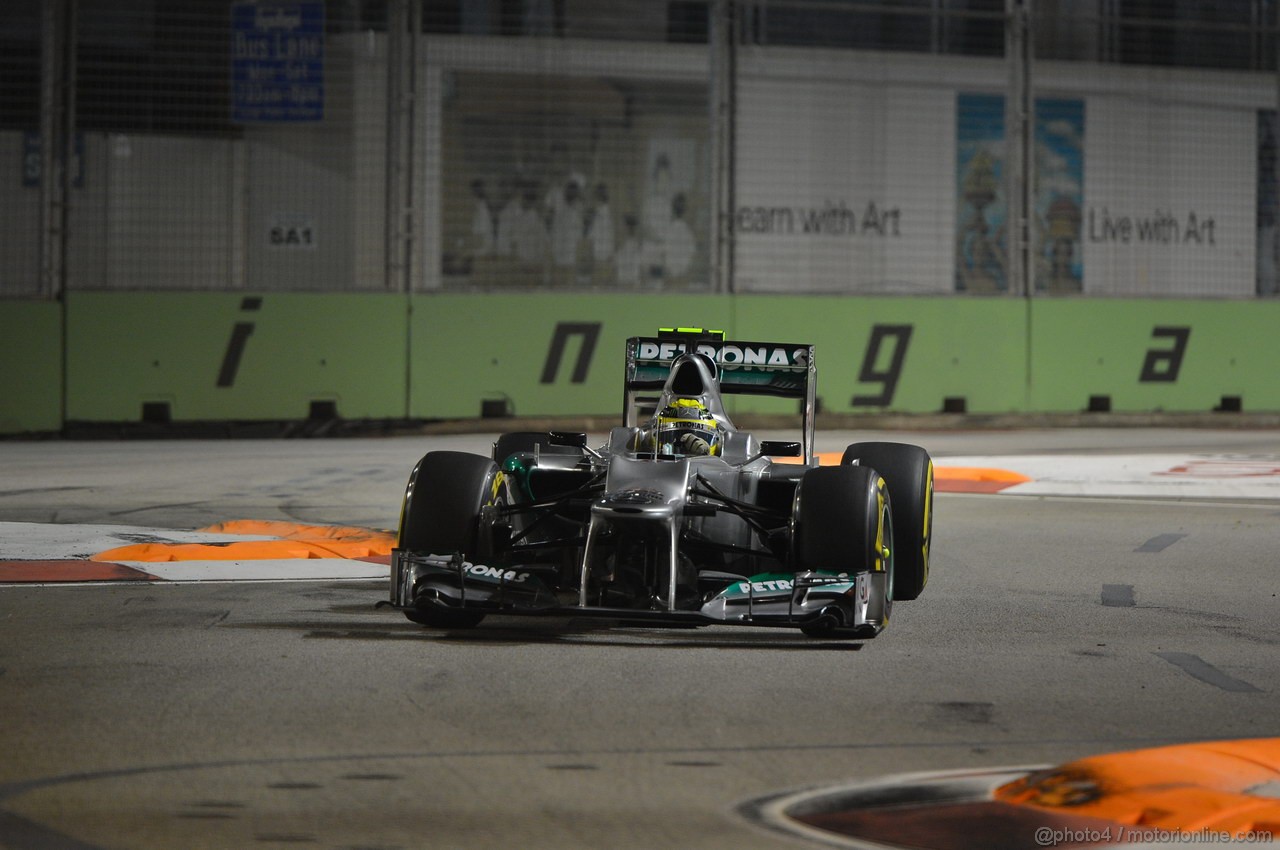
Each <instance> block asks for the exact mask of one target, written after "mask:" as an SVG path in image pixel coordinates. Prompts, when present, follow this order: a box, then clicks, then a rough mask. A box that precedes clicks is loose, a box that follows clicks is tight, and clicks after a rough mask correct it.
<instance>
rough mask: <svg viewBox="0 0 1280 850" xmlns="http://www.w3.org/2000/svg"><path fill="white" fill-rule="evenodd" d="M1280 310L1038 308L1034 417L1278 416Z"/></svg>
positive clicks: (1146, 305)
mask: <svg viewBox="0 0 1280 850" xmlns="http://www.w3.org/2000/svg"><path fill="white" fill-rule="evenodd" d="M1278 328H1280V303H1277V302H1274V301H1261V302H1227V301H1136V300H1116V301H1111V300H1106V301H1102V300H1089V301H1035V302H1033V303H1032V305H1031V323H1030V339H1031V361H1030V363H1031V366H1030V369H1031V371H1030V376H1031V395H1030V401H1029V409H1030V410H1033V411H1037V412H1041V411H1080V410H1084V409H1086V408H1087V407H1088V404H1089V398H1090V397H1091V396H1103V397H1107V398H1109V399H1110V403H1111V409H1112V410H1115V411H1177V412H1207V411H1210V410H1214V409H1217V408H1219V407H1220V406H1222V404H1223V400H1224V398H1227V399H1228V401H1229V399H1230V398H1235V399H1237V400H1238V401H1239V404H1240V409H1242V410H1245V411H1276V410H1280V382H1277V381H1276V378H1275V371H1276V364H1277V363H1280V333H1278V332H1277V329H1278Z"/></svg>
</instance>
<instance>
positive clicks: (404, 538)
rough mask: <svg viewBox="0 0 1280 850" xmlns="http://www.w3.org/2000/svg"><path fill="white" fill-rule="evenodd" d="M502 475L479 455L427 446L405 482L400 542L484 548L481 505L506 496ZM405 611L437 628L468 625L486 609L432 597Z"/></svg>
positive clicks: (433, 548)
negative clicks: (445, 603) (453, 605)
mask: <svg viewBox="0 0 1280 850" xmlns="http://www.w3.org/2000/svg"><path fill="white" fill-rule="evenodd" d="M501 475H502V473H501V472H500V471H499V470H498V467H497V465H496V464H495V463H494V462H493V461H491V460H490V459H489V458H487V457H483V456H481V455H473V454H468V453H466V452H428V453H427V454H426V455H424V456H423V458H422V460H420V461H418V465H417V466H415V467H414V468H413V472H412V473H411V474H410V475H409V484H408V486H407V487H406V488H405V496H404V507H403V509H402V511H401V514H400V536H399V543H398V546H399V548H401V549H406V550H410V551H413V552H420V553H425V554H432V555H443V556H452V555H454V554H456V553H462V554H464V555H471V556H472V557H474V556H475V555H476V554H477V553H478V552H480V551H481V549H482V546H481V543H482V541H481V540H480V511H481V509H482V508H484V507H485V506H486V505H493V504H500V503H501V502H502V501H503V500H504V499H505V488H504V487H503V484H502V479H501ZM404 613H405V616H406V617H407V618H409V619H410V620H412V621H413V622H415V623H421V624H422V625H427V626H434V627H437V628H464V627H467V626H474V625H476V624H477V623H479V622H480V621H481V620H482V619H484V614H482V613H478V612H475V611H465V610H450V609H448V608H444V607H442V606H440V605H436V604H434V603H431V604H429V605H424V606H423V607H422V608H419V609H416V610H408V611H405V612H404Z"/></svg>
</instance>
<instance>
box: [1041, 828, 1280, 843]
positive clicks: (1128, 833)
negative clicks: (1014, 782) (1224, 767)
mask: <svg viewBox="0 0 1280 850" xmlns="http://www.w3.org/2000/svg"><path fill="white" fill-rule="evenodd" d="M1275 840H1276V838H1275V835H1274V833H1272V832H1270V831H1266V830H1258V831H1255V832H1246V833H1241V834H1238V835H1237V834H1234V833H1231V832H1226V831H1224V830H1218V829H1198V830H1195V831H1194V832H1183V831H1181V830H1176V829H1155V828H1152V827H1142V826H1124V825H1121V824H1116V825H1115V826H1107V827H1103V828H1101V829H1059V828H1056V827H1048V826H1042V827H1040V828H1039V829H1037V830H1036V845H1037V846H1039V847H1058V846H1060V845H1075V844H1103V843H1106V844H1201V845H1209V846H1226V845H1228V844H1270V843H1271V842H1273V841H1275Z"/></svg>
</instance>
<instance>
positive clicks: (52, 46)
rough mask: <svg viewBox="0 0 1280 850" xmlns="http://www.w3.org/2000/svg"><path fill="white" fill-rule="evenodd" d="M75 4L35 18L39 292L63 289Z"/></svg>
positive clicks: (62, 1)
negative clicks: (37, 28)
mask: <svg viewBox="0 0 1280 850" xmlns="http://www.w3.org/2000/svg"><path fill="white" fill-rule="evenodd" d="M75 32H76V0H50V2H47V3H45V4H44V5H43V6H42V7H41V13H40V292H41V294H43V295H45V296H46V297H49V298H53V299H61V298H62V296H63V293H64V292H65V290H66V285H67V265H66V259H67V220H68V215H67V212H68V206H67V205H68V204H69V203H70V200H71V181H72V180H73V179H74V164H75V120H76V119H75V100H76V97H75V78H76V74H75V65H76V50H75V42H76V39H75Z"/></svg>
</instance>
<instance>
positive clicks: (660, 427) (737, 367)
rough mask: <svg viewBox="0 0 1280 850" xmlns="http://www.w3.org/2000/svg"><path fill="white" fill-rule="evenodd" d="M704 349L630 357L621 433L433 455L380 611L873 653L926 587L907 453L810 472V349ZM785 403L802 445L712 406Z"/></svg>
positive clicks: (662, 349)
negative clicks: (760, 636) (739, 399)
mask: <svg viewBox="0 0 1280 850" xmlns="http://www.w3.org/2000/svg"><path fill="white" fill-rule="evenodd" d="M723 337H724V335H723V333H720V332H714V331H705V330H702V329H685V328H682V329H677V330H674V331H669V332H660V333H659V335H658V336H657V337H635V338H632V339H629V340H627V346H626V372H625V394H624V414H623V424H622V425H620V426H617V427H615V428H613V430H612V431H611V432H610V434H609V438H608V441H607V442H606V443H604V444H603V445H600V446H598V447H594V448H593V447H591V446H589V445H588V444H587V438H586V435H585V434H580V433H565V432H545V433H544V432H517V433H510V434H504V435H503V436H502V437H500V438H499V439H498V441H497V442H496V443H495V444H494V447H493V453H492V456H491V457H484V456H482V455H476V454H468V453H464V452H451V451H435V452H429V453H428V454H427V455H426V456H424V457H423V458H422V460H421V461H419V463H418V465H417V466H416V467H415V468H414V470H413V472H412V474H411V475H410V476H409V483H408V487H407V489H406V491H405V496H404V504H403V507H402V510H401V516H400V532H399V540H398V545H397V547H396V548H395V549H394V550H393V552H392V556H391V598H390V604H391V605H392V606H394V607H396V608H399V609H401V610H402V611H403V612H404V614H405V616H406V617H408V618H409V619H410V620H412V621H413V622H415V623H420V624H422V625H426V626H431V627H435V628H462V627H469V626H474V625H476V624H477V623H479V622H480V621H481V620H482V619H483V618H484V617H485V616H486V615H488V614H503V615H527V616H548V615H554V616H561V617H564V616H572V617H599V618H604V619H608V620H613V621H617V622H620V623H625V624H628V625H639V624H642V625H646V626H659V627H660V626H675V627H679V626H701V625H710V624H724V625H739V626H778V627H787V628H797V629H799V630H800V631H802V632H803V633H804V634H806V635H809V636H812V637H821V638H831V637H852V638H869V637H874V636H875V635H877V634H879V633H880V632H881V631H882V630H883V629H884V628H885V626H886V625H888V623H889V615H890V612H891V610H892V608H893V603H894V601H895V600H898V601H902V600H906V599H914V598H915V597H917V596H918V595H919V594H920V592H921V590H922V589H923V588H924V585H925V581H926V580H927V578H928V574H929V538H930V533H931V528H932V504H933V463H932V461H931V460H930V458H929V455H928V453H927V452H926V451H925V450H924V449H922V448H920V447H918V446H913V445H906V444H901V443H885V442H867V443H854V444H853V445H851V446H849V447H848V448H847V449H846V450H845V452H844V454H843V457H842V459H841V462H840V465H839V466H820V465H819V464H818V462H817V459H816V458H815V455H814V428H815V424H814V419H815V400H816V395H815V387H816V377H817V366H816V363H815V361H814V350H813V346H811V345H791V344H781V343H753V342H736V341H726V340H725V339H724V338H723ZM732 393H738V394H757V395H770V396H780V397H783V398H792V399H798V400H800V404H799V406H800V407H801V415H802V428H801V434H800V435H799V436H800V439H799V440H798V441H795V442H791V441H785V442H784V441H770V440H766V441H761V440H758V439H757V438H756V437H754V436H753V435H752V434H750V433H748V432H746V431H741V430H739V429H737V428H736V427H734V424H733V422H732V421H731V420H730V418H729V416H728V414H727V413H726V412H725V408H724V404H723V401H722V395H723V394H732Z"/></svg>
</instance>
